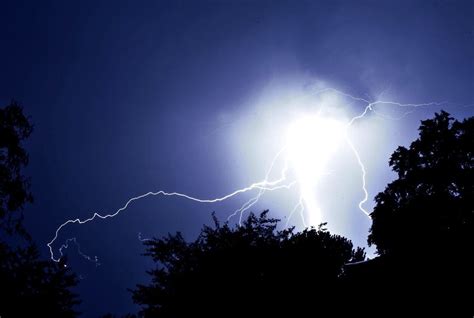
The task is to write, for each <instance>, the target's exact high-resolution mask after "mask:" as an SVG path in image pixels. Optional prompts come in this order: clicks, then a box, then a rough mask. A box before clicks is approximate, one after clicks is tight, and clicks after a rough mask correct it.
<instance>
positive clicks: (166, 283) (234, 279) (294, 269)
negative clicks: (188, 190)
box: [133, 211, 365, 317]
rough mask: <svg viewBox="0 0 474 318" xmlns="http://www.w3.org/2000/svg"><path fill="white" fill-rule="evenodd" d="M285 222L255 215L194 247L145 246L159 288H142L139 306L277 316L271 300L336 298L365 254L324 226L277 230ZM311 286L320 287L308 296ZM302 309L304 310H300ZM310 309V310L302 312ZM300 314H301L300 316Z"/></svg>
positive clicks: (207, 234) (165, 241)
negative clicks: (347, 268)
mask: <svg viewBox="0 0 474 318" xmlns="http://www.w3.org/2000/svg"><path fill="white" fill-rule="evenodd" d="M277 222H278V221H277V220H275V219H271V218H268V216H267V211H265V212H263V213H262V214H261V215H260V216H258V217H257V216H255V215H253V214H251V215H250V216H249V217H248V218H247V220H246V221H245V222H244V223H243V224H242V226H240V227H231V226H229V224H228V223H225V224H224V225H221V224H220V223H219V222H218V221H217V219H215V218H214V223H215V226H214V227H208V226H205V227H204V228H203V229H202V231H201V234H200V235H199V237H198V238H197V239H196V240H195V241H194V242H191V243H188V242H186V241H185V240H184V238H183V236H182V235H181V234H180V233H177V234H176V235H168V236H167V237H164V238H161V239H153V240H151V241H147V242H146V243H145V244H146V246H147V247H148V252H147V253H146V255H147V256H150V257H152V259H153V261H154V262H155V263H156V264H157V266H156V268H155V269H153V270H152V271H150V272H149V274H150V275H151V277H152V281H151V284H149V285H138V286H137V289H136V290H134V291H133V299H134V301H135V302H136V303H137V304H140V305H142V306H143V307H142V310H141V315H143V316H144V317H158V316H159V317H176V316H181V315H186V314H188V315H189V314H191V313H192V314H193V315H196V316H199V315H201V314H203V315H207V316H209V315H211V314H212V313H214V314H216V313H219V312H220V313H221V314H222V313H223V311H222V310H224V311H228V310H229V309H230V308H232V311H233V313H240V314H245V313H246V312H247V313H248V312H249V311H250V310H251V311H252V312H253V313H265V314H270V313H272V312H273V313H275V314H276V313H277V312H278V306H268V303H267V302H266V301H265V300H270V299H271V300H272V302H274V301H275V300H276V299H285V302H286V304H287V305H289V306H292V305H296V304H299V303H300V302H301V301H304V299H306V300H309V299H313V298H315V297H317V294H320V297H328V296H329V295H330V293H328V291H329V290H337V279H338V277H339V276H340V275H341V274H342V270H343V265H344V264H345V263H347V262H350V261H359V260H362V259H364V258H365V254H364V252H363V250H362V249H357V250H354V249H353V248H352V243H351V242H350V241H349V240H347V239H345V238H343V237H341V236H337V235H331V234H330V233H329V232H327V231H326V230H325V229H324V227H323V225H321V226H320V227H319V228H318V229H314V228H311V229H307V230H305V231H303V232H300V233H296V234H295V233H293V230H291V229H290V230H283V231H277V229H276V227H277ZM303 284H308V286H317V288H315V289H313V290H312V291H311V295H309V294H307V292H306V290H305V289H304V288H301V286H302V285H303ZM322 302H323V300H322V299H321V303H322ZM300 309H301V308H300ZM302 309H304V308H302ZM295 310H296V309H295Z"/></svg>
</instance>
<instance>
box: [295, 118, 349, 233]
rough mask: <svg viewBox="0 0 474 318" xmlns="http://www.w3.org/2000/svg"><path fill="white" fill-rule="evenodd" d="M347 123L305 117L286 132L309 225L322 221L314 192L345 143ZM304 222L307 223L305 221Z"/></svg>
mask: <svg viewBox="0 0 474 318" xmlns="http://www.w3.org/2000/svg"><path fill="white" fill-rule="evenodd" d="M346 127H347V124H345V123H343V122H342V121H340V120H337V119H334V118H324V117H322V116H320V115H319V114H317V115H304V116H302V117H301V118H299V119H298V120H296V121H294V122H293V123H291V124H290V126H289V128H288V131H287V140H286V144H287V153H288V155H287V159H288V161H289V162H290V164H291V166H292V168H293V169H294V172H295V174H296V178H297V181H298V185H299V188H300V193H301V197H302V199H303V201H304V202H303V203H302V205H304V206H306V208H307V210H308V217H309V224H310V225H316V224H319V223H320V222H321V221H322V216H321V209H320V207H319V206H318V204H317V201H316V198H315V195H314V194H315V193H314V189H315V188H316V187H317V183H318V182H319V181H320V179H321V177H322V176H323V175H325V174H327V164H328V161H329V160H330V159H331V158H332V156H333V155H334V153H335V151H336V150H337V148H338V147H339V146H340V145H341V143H342V142H343V141H344V140H345V136H346ZM303 222H304V223H306V222H305V220H304V218H303Z"/></svg>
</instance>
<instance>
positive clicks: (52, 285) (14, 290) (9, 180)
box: [0, 102, 78, 317]
mask: <svg viewBox="0 0 474 318" xmlns="http://www.w3.org/2000/svg"><path fill="white" fill-rule="evenodd" d="M31 131H32V126H31V124H30V122H29V120H28V118H27V117H26V116H25V115H23V111H22V108H21V107H20V106H19V105H18V104H17V103H15V102H12V103H11V104H10V105H8V106H6V107H5V108H4V109H0V317H32V316H35V317H75V316H76V315H77V313H76V312H75V311H74V309H73V307H74V306H75V305H76V304H78V300H77V298H76V295H75V294H73V293H72V292H71V290H70V288H71V287H73V286H75V285H76V284H77V278H76V276H75V275H74V274H72V273H71V272H70V270H69V269H67V268H66V267H65V264H64V263H62V262H60V263H54V262H52V261H50V260H47V261H44V260H41V259H40V258H39V253H38V251H37V248H36V246H35V245H34V243H33V241H32V239H31V237H30V235H29V234H28V233H27V231H26V230H25V229H24V227H23V224H22V219H23V215H22V209H23V208H24V206H25V204H27V203H30V202H32V195H31V193H30V191H29V181H28V179H27V178H26V177H25V176H24V175H23V174H22V168H23V167H25V166H26V165H27V164H28V154H27V152H26V151H25V150H24V148H23V147H22V141H23V140H25V139H26V138H28V137H29V135H30V134H31Z"/></svg>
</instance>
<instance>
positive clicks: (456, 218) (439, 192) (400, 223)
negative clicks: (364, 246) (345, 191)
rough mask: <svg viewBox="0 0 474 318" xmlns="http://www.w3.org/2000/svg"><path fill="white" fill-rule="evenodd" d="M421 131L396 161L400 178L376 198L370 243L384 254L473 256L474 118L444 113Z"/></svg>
mask: <svg viewBox="0 0 474 318" xmlns="http://www.w3.org/2000/svg"><path fill="white" fill-rule="evenodd" d="M419 131H420V135H419V138H418V139H417V140H415V141H414V142H412V144H411V145H410V147H409V148H408V149H407V148H405V147H399V148H398V149H397V150H396V151H395V152H394V153H393V154H392V156H391V158H390V166H391V167H392V169H393V170H394V171H395V172H396V173H397V174H398V178H397V179H396V180H395V181H393V182H392V183H390V184H389V185H388V186H387V187H386V189H385V191H383V192H381V193H379V194H378V195H377V196H376V206H375V209H374V211H373V213H372V214H371V216H372V220H373V225H372V228H371V232H370V236H369V244H375V245H376V246H377V251H378V253H379V254H381V255H384V254H391V253H392V254H393V253H395V254H398V253H400V254H401V253H404V254H407V253H410V254H420V253H432V252H433V251H438V252H442V253H448V251H449V252H450V253H454V254H455V251H459V252H464V253H468V252H469V253H470V252H473V251H474V244H473V242H474V117H471V118H468V119H465V120H463V121H462V122H459V121H457V120H453V118H451V117H450V115H449V114H448V113H446V112H444V111H443V112H441V113H439V114H436V115H435V118H434V119H429V120H425V121H422V123H421V126H420V128H419ZM445 255H446V254H445Z"/></svg>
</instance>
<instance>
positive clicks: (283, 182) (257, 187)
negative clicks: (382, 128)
mask: <svg viewBox="0 0 474 318" xmlns="http://www.w3.org/2000/svg"><path fill="white" fill-rule="evenodd" d="M327 92H332V93H334V94H337V95H339V96H342V97H345V98H347V99H350V100H352V101H353V102H360V103H363V104H364V105H365V106H364V108H363V111H362V112H361V113H359V114H358V115H356V116H354V117H352V118H351V119H350V120H349V121H348V122H347V123H345V125H344V126H343V127H342V128H341V129H342V130H343V131H342V133H343V135H344V140H345V143H346V145H347V146H348V147H349V149H350V150H351V152H352V154H353V155H354V158H355V159H356V161H357V164H358V166H359V168H360V177H361V189H362V192H363V194H364V195H363V197H362V198H361V199H360V201H359V203H358V208H359V210H360V211H361V212H363V213H364V215H366V216H367V217H370V216H369V212H368V211H367V210H366V209H365V208H364V204H365V203H366V202H367V200H368V197H369V193H368V191H367V187H366V168H365V165H364V163H363V161H362V159H361V157H360V155H359V152H358V150H357V149H356V147H355V146H354V144H353V142H352V140H351V138H350V128H351V126H352V125H353V124H354V122H356V121H358V120H361V119H362V118H364V117H365V116H366V115H367V113H369V112H373V113H374V114H375V115H376V116H379V117H382V118H385V119H393V120H398V119H402V118H403V117H405V116H407V115H408V114H410V113H411V112H413V111H414V109H415V108H418V107H427V106H442V105H445V104H446V102H441V103H439V102H430V103H422V104H403V103H397V102H393V101H384V100H376V101H372V102H371V101H369V100H368V99H366V98H361V97H355V96H352V95H350V94H347V93H345V92H342V91H339V90H337V89H334V88H325V89H321V90H317V91H314V92H313V93H312V94H311V95H320V94H323V93H327ZM380 105H385V106H392V107H400V108H406V109H407V111H405V112H404V113H403V115H402V116H401V117H398V118H396V117H390V116H387V115H385V114H383V113H381V112H379V111H377V110H376V107H377V106H380ZM318 133H322V132H318ZM320 138H324V137H320ZM310 146H311V145H308V147H310ZM316 146H317V145H316ZM289 148H291V145H289V144H284V145H283V147H281V149H280V150H279V151H278V152H277V154H276V155H275V156H274V158H273V160H272V161H271V164H270V166H269V168H268V169H267V172H266V174H265V176H264V179H263V180H261V181H258V182H255V183H252V184H250V185H249V186H246V187H243V188H240V189H237V190H235V191H234V192H231V193H228V194H225V195H223V196H220V197H215V198H198V197H194V196H191V195H188V194H184V193H180V192H167V191H164V190H159V191H156V192H147V193H144V194H141V195H138V196H134V197H132V198H130V199H129V200H128V201H127V202H126V203H125V204H124V205H123V206H122V207H120V208H119V209H117V210H116V211H115V212H113V213H110V214H100V213H97V212H96V213H94V214H93V215H92V216H91V217H89V218H86V219H79V218H76V219H69V220H67V221H65V222H64V223H62V224H61V225H59V227H58V228H57V229H56V231H55V233H54V236H53V238H52V239H51V241H50V242H48V243H47V247H48V249H49V252H50V256H51V260H53V261H55V262H58V261H59V260H60V259H61V257H62V256H63V250H64V249H66V248H68V246H69V243H74V244H75V245H76V246H77V248H78V252H79V254H80V255H81V256H82V257H84V258H85V259H87V260H89V261H93V262H95V263H96V264H98V260H97V257H93V258H92V257H90V256H87V255H86V254H84V253H83V252H82V251H81V250H80V246H79V244H78V242H77V240H76V238H71V239H68V240H66V241H65V243H64V244H62V245H61V246H60V247H59V249H58V252H57V253H55V252H54V250H53V244H54V243H55V241H56V240H57V239H58V236H59V233H60V232H61V231H62V230H63V229H64V228H65V227H66V226H67V225H70V224H86V223H89V222H92V221H94V220H96V219H108V218H113V217H116V216H117V215H119V214H120V213H121V212H123V211H125V210H127V209H128V207H129V206H130V205H131V204H132V203H133V202H135V201H138V200H141V199H143V198H146V197H149V196H164V197H168V196H173V197H179V198H183V199H186V200H191V201H194V202H197V203H209V204H212V203H218V202H222V201H225V200H228V199H230V198H233V197H236V196H238V195H241V194H244V193H247V192H254V191H256V192H257V193H256V194H255V195H254V196H253V197H252V198H251V199H249V200H248V201H246V202H245V203H243V204H242V205H241V206H240V208H238V209H236V210H235V211H234V212H233V213H232V214H230V215H229V217H228V219H230V218H232V217H234V216H236V215H239V224H240V223H241V221H242V216H243V214H244V212H246V211H248V210H249V209H251V208H252V207H253V206H254V205H255V204H257V203H258V202H259V200H260V199H261V197H262V196H263V195H265V193H266V192H270V191H277V190H282V189H290V188H293V187H294V186H299V189H300V194H299V196H298V198H299V199H298V202H297V203H296V205H295V206H294V208H293V209H292V210H291V212H290V213H289V216H288V219H287V224H288V222H289V220H290V219H291V217H292V216H293V215H294V214H295V213H299V214H300V215H301V219H302V223H303V225H304V226H307V223H306V221H305V216H304V211H305V207H306V205H308V202H309V199H310V198H308V194H307V193H303V192H304V191H303V192H302V189H303V187H302V184H301V183H302V182H301V179H298V178H297V177H293V176H289V174H288V170H289V169H290V167H289V164H290V161H291V160H290V155H289V151H288V149H289ZM316 151H320V149H316ZM282 158H283V159H282ZM278 160H283V167H282V168H281V170H280V172H279V175H278V177H277V178H276V179H274V180H272V179H271V178H270V177H271V175H272V174H273V170H274V169H275V166H276V163H277V161H278ZM322 168H324V167H323V166H322ZM316 208H317V207H316ZM139 239H140V240H142V238H141V234H139Z"/></svg>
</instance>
